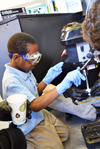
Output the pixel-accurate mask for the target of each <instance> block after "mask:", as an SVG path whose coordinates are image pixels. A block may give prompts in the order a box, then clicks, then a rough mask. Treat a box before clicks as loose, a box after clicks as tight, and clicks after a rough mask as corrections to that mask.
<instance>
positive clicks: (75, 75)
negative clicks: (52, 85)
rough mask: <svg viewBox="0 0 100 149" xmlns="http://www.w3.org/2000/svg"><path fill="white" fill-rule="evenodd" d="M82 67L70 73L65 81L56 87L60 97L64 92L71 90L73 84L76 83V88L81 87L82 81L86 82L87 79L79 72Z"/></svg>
mask: <svg viewBox="0 0 100 149" xmlns="http://www.w3.org/2000/svg"><path fill="white" fill-rule="evenodd" d="M79 69H80V67H78V68H77V69H76V70H73V71H71V72H69V73H68V74H67V75H66V76H65V78H64V79H63V81H62V82H61V83H60V84H58V85H57V86H56V89H57V92H58V93H59V95H61V94H62V93H63V92H65V91H66V89H68V88H70V87H71V86H72V84H73V83H74V84H75V85H76V86H79V85H80V84H81V79H82V80H83V81H85V77H84V75H83V74H81V72H80V71H79Z"/></svg>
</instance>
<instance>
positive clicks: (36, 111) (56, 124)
mask: <svg viewBox="0 0 100 149" xmlns="http://www.w3.org/2000/svg"><path fill="white" fill-rule="evenodd" d="M7 47H8V53H9V57H10V64H6V70H5V72H4V76H3V81H2V87H3V99H4V100H6V99H7V97H8V96H10V95H12V94H16V93H20V94H25V95H26V96H27V98H28V100H29V101H30V102H31V104H30V108H31V110H32V114H31V116H32V118H31V119H28V118H27V122H26V123H24V124H23V125H20V126H17V127H18V128H20V129H21V130H22V131H23V133H24V134H25V136H26V139H27V145H28V149H30V148H32V149H33V148H36V149H38V148H42V149H49V148H53V149H63V148H64V147H63V144H62V142H64V141H66V140H67V138H68V135H69V132H68V129H67V128H66V126H65V125H64V124H63V123H62V122H60V121H59V120H58V119H57V118H56V117H55V116H53V115H52V114H51V113H49V112H48V111H46V110H44V109H43V108H45V107H47V106H48V105H49V104H50V103H51V102H53V101H54V100H55V99H56V98H57V97H58V96H59V95H61V94H62V93H63V92H64V91H65V90H66V89H68V88H69V87H71V85H72V83H74V84H75V85H76V86H78V85H80V84H81V79H82V80H85V77H84V76H83V75H82V74H81V73H80V71H79V70H78V69H76V70H74V71H72V72H70V73H69V74H68V75H67V76H65V78H64V80H63V81H62V82H61V83H60V84H58V85H57V86H56V87H54V88H53V89H52V90H51V91H49V92H48V93H45V94H44V95H42V96H39V94H40V93H42V91H43V90H44V88H45V87H46V86H47V84H49V83H50V82H51V81H52V80H53V79H54V78H56V77H57V76H58V75H59V74H60V73H61V72H62V65H63V62H61V63H59V64H57V65H55V66H54V67H52V68H50V69H49V71H48V72H47V74H46V76H45V77H44V79H43V80H42V81H41V82H40V83H39V84H37V82H36V79H35V77H34V75H33V74H32V72H31V70H32V69H34V68H35V65H36V64H37V63H38V62H39V60H40V58H41V54H40V53H39V51H38V45H37V42H36V40H35V39H34V38H33V37H32V36H31V35H29V34H27V33H24V32H22V33H16V34H14V35H13V36H11V38H10V39H9V41H8V44H7ZM42 109H43V110H42Z"/></svg>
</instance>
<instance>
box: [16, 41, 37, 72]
mask: <svg viewBox="0 0 100 149" xmlns="http://www.w3.org/2000/svg"><path fill="white" fill-rule="evenodd" d="M27 49H28V51H29V52H28V53H27V54H29V55H32V54H34V53H35V52H38V45H37V44H27ZM17 55H18V54H17ZM18 57H19V60H18V59H15V60H16V62H15V64H16V65H14V67H15V68H16V69H18V70H21V71H23V72H29V71H30V70H31V71H32V69H34V68H35V65H36V62H35V63H34V64H32V63H31V62H30V61H28V60H27V61H25V60H24V59H23V57H22V56H20V55H18Z"/></svg>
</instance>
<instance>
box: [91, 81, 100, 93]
mask: <svg viewBox="0 0 100 149" xmlns="http://www.w3.org/2000/svg"><path fill="white" fill-rule="evenodd" d="M91 96H100V79H98V80H97V81H96V82H95V84H94V85H93V87H92V88H91Z"/></svg>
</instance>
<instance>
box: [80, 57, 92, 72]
mask: <svg viewBox="0 0 100 149" xmlns="http://www.w3.org/2000/svg"><path fill="white" fill-rule="evenodd" d="M90 61H91V58H90V59H89V60H88V61H87V62H86V63H85V64H84V65H83V67H82V68H81V69H80V71H82V70H83V69H84V68H85V67H86V65H87V64H88V63H89V62H90Z"/></svg>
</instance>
